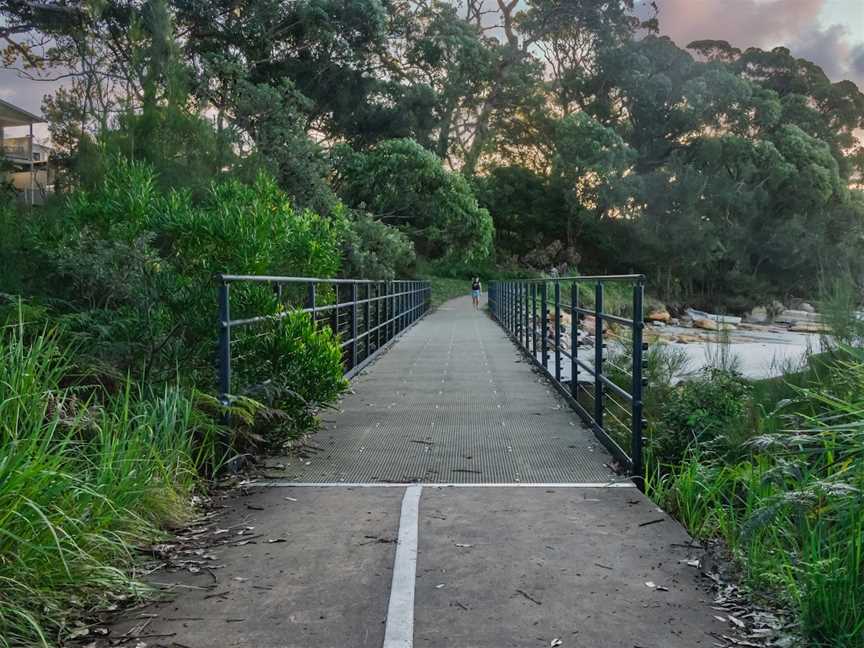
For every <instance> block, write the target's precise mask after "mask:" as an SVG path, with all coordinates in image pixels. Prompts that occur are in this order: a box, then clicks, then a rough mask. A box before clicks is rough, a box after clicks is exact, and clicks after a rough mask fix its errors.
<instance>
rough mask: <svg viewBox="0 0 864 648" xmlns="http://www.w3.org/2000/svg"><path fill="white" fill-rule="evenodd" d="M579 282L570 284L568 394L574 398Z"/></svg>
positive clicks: (577, 365)
mask: <svg viewBox="0 0 864 648" xmlns="http://www.w3.org/2000/svg"><path fill="white" fill-rule="evenodd" d="M577 308H579V284H577V283H576V282H575V281H574V282H573V283H572V284H570V395H571V396H572V397H573V398H576V397H577V396H578V394H579V384H578V382H577V380H576V378H577V377H578V375H579V363H578V361H577V360H578V358H579V311H577V310H576V309H577Z"/></svg>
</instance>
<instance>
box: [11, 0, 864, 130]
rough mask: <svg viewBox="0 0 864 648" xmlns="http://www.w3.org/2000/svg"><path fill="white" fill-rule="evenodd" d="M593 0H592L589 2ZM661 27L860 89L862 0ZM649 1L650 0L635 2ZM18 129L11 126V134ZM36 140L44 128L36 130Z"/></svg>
mask: <svg viewBox="0 0 864 648" xmlns="http://www.w3.org/2000/svg"><path fill="white" fill-rule="evenodd" d="M587 1H591V0H587ZM655 1H656V3H657V5H658V7H659V9H660V14H659V19H660V31H661V33H663V34H666V35H668V36H670V37H671V38H672V39H673V40H674V41H675V42H676V43H678V45H679V46H681V47H683V46H686V45H687V44H688V43H690V42H691V41H694V40H699V39H706V38H711V39H716V40H726V41H729V42H730V43H731V44H732V45H734V46H736V47H739V48H742V49H745V48H747V47H751V46H756V47H760V48H762V49H770V48H772V47H777V46H779V45H782V46H785V47H788V48H789V49H790V50H791V52H792V54H793V55H794V56H798V57H803V58H807V59H810V60H812V61H814V62H816V63H818V64H819V65H820V66H822V68H823V69H824V70H825V72H826V73H827V74H828V76H829V77H830V78H831V79H832V80H834V81H841V80H843V79H849V80H851V81H854V82H855V83H856V84H857V85H858V87H859V88H862V89H864V0H655ZM637 4H642V5H643V7H642V9H643V11H644V8H645V7H644V6H645V5H650V0H637ZM57 86H58V84H57V83H41V82H34V81H29V80H25V79H20V78H17V76H16V73H15V72H14V71H12V70H3V69H0V98H2V99H5V100H6V101H10V102H12V103H14V104H16V105H18V106H21V107H22V108H24V109H26V110H29V111H30V112H34V113H37V114H38V113H39V112H40V106H41V104H42V97H43V96H44V95H45V94H49V93H51V92H53V90H54V89H55V88H56V87H57ZM17 130H19V129H9V131H10V132H9V133H8V134H7V136H10V137H11V136H15V135H18V134H23V131H22V133H18V132H17ZM36 136H37V138H38V139H40V140H44V139H45V137H47V130H46V129H45V127H37V128H36Z"/></svg>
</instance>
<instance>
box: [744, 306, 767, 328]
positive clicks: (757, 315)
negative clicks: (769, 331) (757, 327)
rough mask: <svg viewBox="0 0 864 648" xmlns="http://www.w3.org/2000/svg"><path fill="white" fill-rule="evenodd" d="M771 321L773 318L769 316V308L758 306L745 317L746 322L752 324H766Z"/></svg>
mask: <svg viewBox="0 0 864 648" xmlns="http://www.w3.org/2000/svg"><path fill="white" fill-rule="evenodd" d="M770 320H771V318H770V317H769V316H768V308H767V307H765V306H757V307H756V308H754V309H753V310H751V311H750V312H749V313H747V315H745V316H744V321H745V322H750V323H752V324H764V323H765V322H769V321H770Z"/></svg>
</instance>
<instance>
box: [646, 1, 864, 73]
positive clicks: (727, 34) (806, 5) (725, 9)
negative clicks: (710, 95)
mask: <svg viewBox="0 0 864 648" xmlns="http://www.w3.org/2000/svg"><path fill="white" fill-rule="evenodd" d="M655 1H656V3H657V6H658V7H659V9H660V14H659V16H658V17H659V20H660V32H661V33H663V34H665V35H668V36H670V37H671V38H672V40H674V41H675V42H676V43H678V45H679V46H681V47H684V46H686V45H687V44H688V43H690V42H692V41H694V40H701V39H715V40H725V41H729V42H730V43H731V44H732V45H734V46H735V47H739V48H741V49H746V48H747V47H754V46H755V47H759V48H761V49H771V48H773V47H778V46H781V45H782V46H784V47H788V48H789V50H790V51H791V52H792V55H793V56H797V57H800V58H806V59H809V60H811V61H813V62H815V63H817V64H818V65H820V66H821V67H822V69H823V70H825V73H826V74H827V75H828V77H829V78H830V79H832V80H833V81H842V80H844V79H849V80H851V81H854V82H855V83H856V84H857V85H858V87H859V88H864V0H655ZM639 3H640V4H643V5H644V4H650V2H649V1H648V0H639Z"/></svg>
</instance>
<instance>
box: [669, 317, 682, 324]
mask: <svg viewBox="0 0 864 648" xmlns="http://www.w3.org/2000/svg"><path fill="white" fill-rule="evenodd" d="M667 324H669V326H678V325H679V324H681V320H679V319H678V318H677V317H670V318H669V321H668V322H667Z"/></svg>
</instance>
